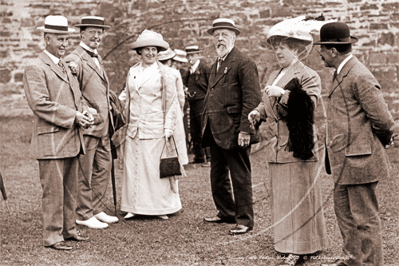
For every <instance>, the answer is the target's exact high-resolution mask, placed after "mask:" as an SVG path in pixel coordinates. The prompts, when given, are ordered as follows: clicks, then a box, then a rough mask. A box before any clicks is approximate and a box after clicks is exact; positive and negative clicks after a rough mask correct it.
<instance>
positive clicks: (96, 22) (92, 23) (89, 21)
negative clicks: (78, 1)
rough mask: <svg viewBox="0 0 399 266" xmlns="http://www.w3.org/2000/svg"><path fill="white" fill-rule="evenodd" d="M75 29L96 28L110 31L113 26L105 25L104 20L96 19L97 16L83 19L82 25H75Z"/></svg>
mask: <svg viewBox="0 0 399 266" xmlns="http://www.w3.org/2000/svg"><path fill="white" fill-rule="evenodd" d="M75 27H78V28H80V27H96V28H103V29H109V28H111V26H108V25H104V18H102V17H96V16H89V17H83V18H82V22H81V23H80V24H77V25H75Z"/></svg>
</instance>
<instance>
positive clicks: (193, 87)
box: [183, 45, 211, 166]
mask: <svg viewBox="0 0 399 266" xmlns="http://www.w3.org/2000/svg"><path fill="white" fill-rule="evenodd" d="M186 54H187V60H188V63H189V64H190V68H189V71H188V72H187V73H186V76H184V77H183V79H184V83H185V86H186V87H187V92H186V95H187V99H188V102H189V104H190V136H191V141H192V145H193V147H192V151H193V153H194V159H193V161H192V162H191V163H207V164H205V165H206V166H210V164H209V161H210V150H209V148H202V147H201V125H202V121H201V120H202V115H203V113H204V99H205V95H206V90H207V88H208V80H209V74H210V70H211V69H210V67H209V66H208V65H206V64H205V63H204V62H202V61H201V51H200V50H199V47H198V45H193V46H188V47H186ZM207 151H208V152H207Z"/></svg>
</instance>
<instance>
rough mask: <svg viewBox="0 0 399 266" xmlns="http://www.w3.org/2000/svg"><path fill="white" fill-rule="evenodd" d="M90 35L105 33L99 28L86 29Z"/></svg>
mask: <svg viewBox="0 0 399 266" xmlns="http://www.w3.org/2000/svg"><path fill="white" fill-rule="evenodd" d="M86 32H87V33H88V34H89V35H90V36H94V35H96V34H97V35H98V36H100V37H101V36H102V35H103V34H104V32H102V31H99V30H89V31H86Z"/></svg>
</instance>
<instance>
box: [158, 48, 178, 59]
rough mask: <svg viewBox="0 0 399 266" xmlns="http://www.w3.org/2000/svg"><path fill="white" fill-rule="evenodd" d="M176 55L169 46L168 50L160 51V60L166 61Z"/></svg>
mask: <svg viewBox="0 0 399 266" xmlns="http://www.w3.org/2000/svg"><path fill="white" fill-rule="evenodd" d="M175 55H176V53H175V52H173V51H172V49H170V48H168V50H166V51H162V52H159V54H158V61H165V60H169V59H172V58H173V57H174V56H175Z"/></svg>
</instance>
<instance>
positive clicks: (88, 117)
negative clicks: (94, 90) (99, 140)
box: [75, 107, 97, 129]
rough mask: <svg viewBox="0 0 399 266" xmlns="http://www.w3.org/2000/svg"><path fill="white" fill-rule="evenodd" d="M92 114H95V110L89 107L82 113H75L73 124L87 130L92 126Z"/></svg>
mask: <svg viewBox="0 0 399 266" xmlns="http://www.w3.org/2000/svg"><path fill="white" fill-rule="evenodd" d="M94 114H97V110H96V109H93V108H90V107H89V108H88V110H84V111H83V112H79V111H76V115H75V122H76V123H77V124H78V125H79V126H81V127H82V128H84V129H87V128H89V127H90V126H91V125H93V124H94V117H93V115H94Z"/></svg>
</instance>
